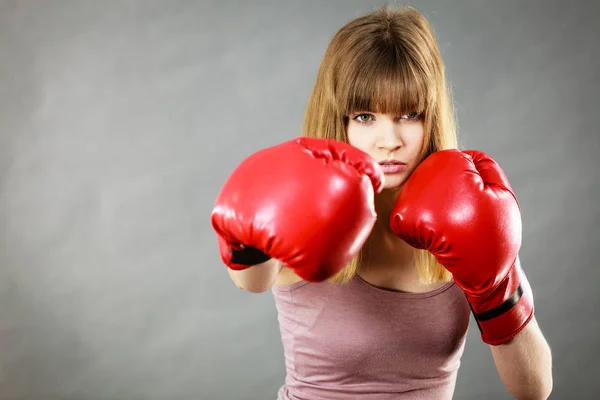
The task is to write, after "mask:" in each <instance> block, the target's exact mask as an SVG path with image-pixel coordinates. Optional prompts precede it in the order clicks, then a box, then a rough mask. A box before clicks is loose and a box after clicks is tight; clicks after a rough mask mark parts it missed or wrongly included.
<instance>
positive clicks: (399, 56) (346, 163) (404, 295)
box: [212, 7, 552, 400]
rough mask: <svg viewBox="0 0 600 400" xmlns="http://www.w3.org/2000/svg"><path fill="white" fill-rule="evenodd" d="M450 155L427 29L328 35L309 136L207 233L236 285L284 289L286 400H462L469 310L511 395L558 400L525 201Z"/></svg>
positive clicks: (248, 173) (378, 24) (239, 182)
mask: <svg viewBox="0 0 600 400" xmlns="http://www.w3.org/2000/svg"><path fill="white" fill-rule="evenodd" d="M456 147H457V139H456V130H455V126H454V119H453V110H452V103H451V100H450V96H449V93H448V90H447V87H446V78H445V73H444V66H443V62H442V59H441V56H440V53H439V50H438V46H437V43H436V40H435V37H434V34H433V32H432V29H431V27H430V25H429V24H428V22H427V21H426V19H425V18H424V17H423V16H422V15H421V14H420V13H418V12H417V11H416V10H414V9H412V8H409V7H403V8H398V9H390V8H383V9H380V10H378V11H376V12H373V13H369V14H367V15H364V16H362V17H360V18H357V19H355V20H352V21H350V22H349V23H348V24H346V25H345V26H344V27H342V28H341V29H340V30H339V31H338V33H337V34H336V35H335V36H334V38H333V40H332V41H331V43H330V45H329V47H328V49H327V51H326V53H325V56H324V58H323V61H322V64H321V67H320V70H319V73H318V76H317V80H316V84H315V86H314V90H313V92H312V95H311V98H310V101H309V104H308V108H307V112H306V116H305V125H304V136H303V137H301V138H298V139H295V140H292V141H289V142H286V143H283V144H281V145H278V146H273V147H271V148H268V149H264V150H262V151H259V152H257V153H255V154H253V155H252V156H251V157H249V158H248V159H246V160H244V162H243V163H242V164H241V165H240V166H238V168H237V169H236V170H235V171H234V173H233V174H232V175H231V176H230V178H229V179H228V181H227V182H226V183H225V186H224V187H223V189H222V191H221V193H220V194H219V197H218V199H217V202H216V205H215V209H214V211H213V214H212V224H213V227H214V228H215V230H216V232H217V233H218V241H219V248H220V252H221V256H222V259H223V261H224V263H225V264H226V265H227V266H228V267H229V274H230V276H231V278H232V280H233V281H234V282H235V283H236V284H237V285H238V287H240V288H242V289H245V290H248V291H251V292H257V293H260V292H265V291H267V290H269V289H271V290H272V293H273V295H274V298H275V303H276V306H277V311H278V316H279V318H278V319H279V323H280V330H281V335H282V341H283V346H284V351H285V365H286V368H287V377H286V382H285V384H284V385H283V386H282V387H281V389H280V390H279V393H278V399H282V400H283V399H296V400H300V399H310V400H319V399H352V398H361V399H377V400H385V399H450V398H452V395H453V392H454V388H455V382H456V376H457V371H458V368H459V365H460V359H461V356H462V354H463V349H464V345H465V337H466V333H467V327H468V324H469V316H470V315H471V313H473V315H474V316H475V319H476V321H477V323H478V327H479V330H480V332H481V338H482V340H483V341H484V342H486V343H488V344H489V345H490V346H491V352H492V356H493V358H494V361H495V363H496V366H497V369H498V373H499V375H500V377H501V379H502V381H503V382H504V384H505V386H506V388H507V390H508V391H509V392H510V393H511V394H512V395H513V396H515V397H516V398H518V399H545V398H547V397H548V396H549V394H550V392H551V389H552V374H551V355H550V349H549V347H548V344H547V343H546V341H545V339H544V337H543V335H542V333H541V332H540V329H539V327H538V325H537V323H536V321H535V317H534V307H533V295H532V292H531V288H530V287H529V284H528V282H527V279H526V277H525V274H524V273H523V271H522V269H521V266H520V264H519V259H518V251H519V248H520V245H521V225H520V223H521V220H520V214H519V207H518V203H517V201H516V199H515V197H514V193H513V192H512V189H511V188H510V184H509V183H508V181H507V179H506V177H505V175H504V173H503V172H502V170H501V169H500V167H499V166H498V165H497V164H496V163H495V162H494V161H493V160H492V159H491V158H490V157H489V156H487V155H486V154H484V153H481V152H477V151H470V152H468V151H459V150H457V149H456Z"/></svg>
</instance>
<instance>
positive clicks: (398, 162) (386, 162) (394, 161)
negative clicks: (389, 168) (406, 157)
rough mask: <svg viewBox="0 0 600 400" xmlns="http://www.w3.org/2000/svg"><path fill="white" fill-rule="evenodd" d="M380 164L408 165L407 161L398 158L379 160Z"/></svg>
mask: <svg viewBox="0 0 600 400" xmlns="http://www.w3.org/2000/svg"><path fill="white" fill-rule="evenodd" d="M379 165H406V163H405V162H402V161H398V160H383V161H379Z"/></svg>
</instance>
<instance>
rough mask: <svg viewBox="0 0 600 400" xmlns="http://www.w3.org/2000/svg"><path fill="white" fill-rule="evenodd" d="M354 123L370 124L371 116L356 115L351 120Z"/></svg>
mask: <svg viewBox="0 0 600 400" xmlns="http://www.w3.org/2000/svg"><path fill="white" fill-rule="evenodd" d="M352 119H353V120H355V121H358V122H361V123H366V122H371V121H373V115H371V114H364V113H363V114H357V115H356V116H355V117H354V118H352Z"/></svg>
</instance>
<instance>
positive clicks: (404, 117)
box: [400, 111, 421, 120]
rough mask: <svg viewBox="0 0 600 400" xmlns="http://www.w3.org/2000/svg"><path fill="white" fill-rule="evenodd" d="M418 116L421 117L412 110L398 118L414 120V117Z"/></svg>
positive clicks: (417, 117)
mask: <svg viewBox="0 0 600 400" xmlns="http://www.w3.org/2000/svg"><path fill="white" fill-rule="evenodd" d="M420 117H421V114H420V113H418V112H416V111H413V112H411V113H409V114H405V115H403V116H401V117H400V119H408V120H416V119H419V118H420Z"/></svg>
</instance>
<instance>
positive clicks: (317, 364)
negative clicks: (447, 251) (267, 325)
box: [272, 276, 470, 400]
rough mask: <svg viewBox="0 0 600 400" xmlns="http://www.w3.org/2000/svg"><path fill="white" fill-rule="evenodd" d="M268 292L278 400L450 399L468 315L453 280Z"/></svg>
mask: <svg viewBox="0 0 600 400" xmlns="http://www.w3.org/2000/svg"><path fill="white" fill-rule="evenodd" d="M272 292H273V295H274V299H275V305H276V307H277V312H278V321H279V327H280V331H281V337H282V342H283V349H284V354H285V366H286V372H287V375H286V379H285V384H284V385H283V386H282V387H281V388H280V389H279V392H278V397H277V399H278V400H341V399H344V400H346V399H354V398H360V399H363V400H375V399H376V400H387V399H394V400H398V399H430V400H431V399H435V400H442V399H451V398H452V395H453V393H454V388H455V384H456V376H457V372H458V368H459V365H460V359H461V357H462V354H463V350H464V345H465V338H466V334H467V328H468V325H469V316H470V308H469V305H468V303H467V301H466V298H465V295H464V293H463V292H462V290H461V289H460V288H459V287H458V286H457V285H456V284H455V283H454V282H450V283H447V284H445V285H444V286H442V287H441V288H439V289H436V290H434V291H430V292H427V293H418V294H416V293H402V292H394V291H388V290H383V289H379V288H376V287H374V286H372V285H370V284H369V283H367V282H366V281H364V280H363V279H362V278H360V277H358V276H357V277H355V278H354V279H353V280H352V281H351V282H350V283H348V284H332V283H329V282H323V283H308V282H298V283H296V284H294V285H290V286H274V287H273V289H272Z"/></svg>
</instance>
